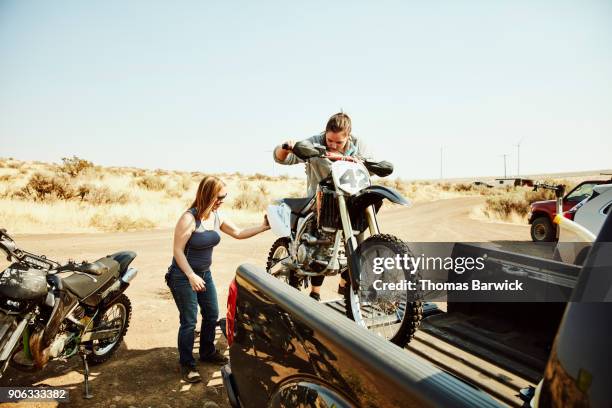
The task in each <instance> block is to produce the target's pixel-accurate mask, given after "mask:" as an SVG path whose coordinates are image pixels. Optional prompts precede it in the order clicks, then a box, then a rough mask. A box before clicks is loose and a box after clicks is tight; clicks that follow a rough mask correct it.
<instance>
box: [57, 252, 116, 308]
mask: <svg viewBox="0 0 612 408" xmlns="http://www.w3.org/2000/svg"><path fill="white" fill-rule="evenodd" d="M92 264H97V266H96V267H92V269H93V268H95V269H96V270H97V271H99V272H101V273H100V274H99V275H95V274H91V275H89V274H88V275H83V274H78V273H74V274H72V275H70V276H67V277H65V278H62V284H63V286H64V287H65V288H67V289H68V290H70V291H71V292H72V293H74V294H75V295H76V296H78V298H79V299H85V298H87V297H88V296H90V295H91V294H92V293H94V292H95V291H97V290H98V289H100V288H101V287H103V286H104V285H105V284H106V283H107V282H108V281H109V280H111V279H112V278H118V277H119V262H117V261H115V260H114V259H111V258H109V257H104V258H100V259H98V260H97V261H96V262H93V263H92ZM86 273H88V272H86ZM92 278H93V279H92ZM94 279H95V280H94Z"/></svg>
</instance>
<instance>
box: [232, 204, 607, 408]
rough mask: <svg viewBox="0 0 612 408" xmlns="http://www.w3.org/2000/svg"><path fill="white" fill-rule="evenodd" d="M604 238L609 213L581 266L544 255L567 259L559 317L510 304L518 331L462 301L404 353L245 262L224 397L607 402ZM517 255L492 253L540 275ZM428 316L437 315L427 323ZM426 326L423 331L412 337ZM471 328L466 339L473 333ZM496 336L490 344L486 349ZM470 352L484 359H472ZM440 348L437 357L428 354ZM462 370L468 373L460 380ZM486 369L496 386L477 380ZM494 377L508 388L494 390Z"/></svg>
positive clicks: (236, 287)
mask: <svg viewBox="0 0 612 408" xmlns="http://www.w3.org/2000/svg"><path fill="white" fill-rule="evenodd" d="M611 242H612V217H610V216H608V217H607V220H606V222H605V224H604V225H603V227H602V229H601V231H600V234H599V237H598V241H597V242H596V246H595V247H594V249H593V251H591V252H590V253H589V256H588V259H587V261H586V263H585V266H584V267H583V268H579V269H577V268H576V267H575V266H573V265H564V264H561V263H559V262H554V261H550V260H541V262H547V264H546V266H547V267H549V268H554V267H555V265H557V266H558V267H561V268H566V269H567V270H565V269H563V270H562V269H559V270H557V271H554V270H551V276H553V275H558V280H559V282H558V285H559V288H561V287H565V288H567V289H569V290H570V291H572V292H571V296H570V300H571V302H569V303H568V304H567V305H565V304H562V305H561V306H563V308H562V309H561V312H560V313H559V314H558V315H551V314H550V313H548V312H549V310H550V308H547V307H546V306H549V305H548V304H521V303H507V304H505V305H506V306H508V307H507V312H513V313H514V318H515V321H517V322H520V323H521V325H520V326H519V327H521V328H522V329H521V330H520V331H516V328H515V329H514V330H508V328H507V327H506V326H505V325H504V324H503V320H502V319H499V318H497V319H495V320H494V321H493V323H494V324H493V326H492V327H486V321H484V322H483V318H482V316H477V317H475V316H474V315H472V316H467V317H466V313H469V311H467V310H465V309H467V308H464V310H463V312H461V313H460V312H457V311H450V310H449V312H448V313H438V314H432V315H430V317H428V318H426V319H425V320H424V325H425V326H430V327H428V328H427V331H426V333H423V330H420V331H419V332H418V333H417V340H419V342H418V343H417V344H415V342H411V343H410V345H409V346H408V350H409V351H406V350H402V349H400V348H398V347H394V346H393V345H392V344H390V343H389V342H385V341H384V340H383V339H381V338H379V337H377V336H375V335H373V334H372V333H371V332H368V331H366V330H362V329H360V328H359V327H358V326H356V325H354V324H352V323H351V322H350V321H348V320H346V319H343V318H342V315H341V314H339V313H333V312H331V310H332V309H330V308H329V307H327V306H326V305H324V304H320V303H316V302H314V301H313V300H311V299H309V298H307V297H305V296H301V295H299V294H298V293H297V292H295V291H293V290H291V289H290V288H289V287H288V286H287V285H283V284H281V283H280V282H278V281H277V280H275V279H273V278H272V277H270V276H269V275H268V274H266V273H265V271H263V270H261V269H259V268H257V267H255V266H253V265H242V266H240V267H239V268H238V270H237V272H236V278H235V280H234V281H233V282H232V286H231V289H230V298H229V301H228V320H227V329H228V343H229V345H230V361H231V362H230V364H228V365H226V366H224V367H223V368H222V376H223V382H224V385H225V388H226V391H227V393H228V397H229V400H230V403H231V405H232V406H233V407H260V406H268V407H279V406H305V407H320V406H326V407H332V406H336V407H355V406H368V407H369V406H377V407H400V406H401V407H411V406H418V407H421V406H438V407H451V406H452V407H459V406H477V407H484V406H498V405H501V404H502V403H504V404H507V405H511V406H532V407H574V406H611V405H612V388H611V387H610V386H609V382H610V378H611V377H612V349H611V348H610V347H609V344H608V343H609V342H608V341H607V339H609V338H610V337H611V336H612V304H611V303H610V302H609V300H610V299H609V293H610V291H611V290H612V281H611V280H610V278H609V277H610V273H612V270H610V268H611V265H612V251H610V248H609V245H610V243H611ZM597 244H599V245H597ZM470 248H471V249H470ZM469 250H472V251H477V250H478V249H477V248H473V247H469V248H460V249H459V251H460V252H462V253H463V254H465V253H466V251H469ZM520 257H521V255H520V254H511V253H506V254H504V253H501V252H500V253H493V254H492V256H491V258H494V259H492V262H497V263H500V265H501V267H502V268H503V269H505V270H506V271H507V272H508V274H510V275H513V276H525V277H531V278H532V279H534V280H538V279H542V270H541V268H539V266H537V265H535V264H533V265H531V264H529V262H531V263H534V262H536V261H538V260H537V259H535V257H531V256H525V255H523V257H524V262H523V261H522V260H521V258H520ZM574 270H577V271H579V275H578V276H577V281H576V280H573V281H572V282H566V280H567V279H564V277H567V275H568V274H572V273H573V271H574ZM601 272H609V273H601ZM465 305H466V306H470V305H469V304H465ZM482 305H483V304H478V303H474V304H472V305H471V306H472V307H471V309H481V311H482V309H483V308H479V307H478V306H482ZM449 306H451V304H450V303H449ZM484 306H489V307H486V310H485V312H490V313H493V314H495V313H498V312H499V310H496V308H499V306H500V304H495V305H484ZM517 306H527V307H529V308H531V312H532V313H531V314H524V313H522V312H518V313H517V310H518V308H517ZM550 306H552V307H557V306H559V304H552V305H550ZM566 306H567V307H566ZM536 308H537V309H545V310H544V313H543V315H542V318H541V319H540V318H536V317H534V316H535V314H534V313H533V312H534V311H537V310H536ZM561 317H562V318H561ZM429 320H434V322H432V324H431V325H428V321H429ZM559 322H562V323H561V325H560V326H559ZM483 324H484V325H485V328H483V327H482V326H483ZM542 326H549V327H552V328H554V330H553V331H552V334H551V333H550V332H549V331H548V330H546V333H545V334H546V338H545V339H544V341H542V338H541V336H540V332H541V328H542ZM470 327H471V328H472V329H471V331H470V329H469V328H470ZM526 328H530V330H528V329H526ZM424 330H425V329H424ZM483 333H484V334H483ZM424 335H428V337H423V338H422V339H419V338H418V336H424ZM470 336H471V338H472V339H473V340H474V341H472V342H470V341H469V340H470ZM494 337H496V339H495V338H494ZM466 339H467V340H466ZM553 339H554V341H553ZM512 340H516V341H512ZM494 342H496V343H497V346H496V348H490V347H489V343H494ZM417 345H420V346H421V348H419V347H417ZM453 345H455V347H453ZM517 346H519V347H518V348H517ZM520 346H522V348H521V347H520ZM470 353H475V354H478V356H479V357H480V360H477V361H470V360H469V355H471V354H470ZM417 355H418V356H419V357H417ZM438 356H442V358H443V359H439V360H436V358H437V357H438ZM424 359H426V360H429V361H430V362H431V364H428V363H427V362H426V361H424ZM436 366H438V367H444V371H443V370H441V369H439V368H436ZM446 371H448V372H450V373H452V375H450V374H449V373H447V372H446ZM470 371H471V372H473V373H475V374H474V376H473V377H471V378H466V377H469V375H470V374H469V372H470ZM515 374H520V375H521V378H529V379H530V381H531V382H533V383H534V384H538V382H539V384H538V386H537V387H535V388H534V387H524V388H523V387H522V386H521V384H520V383H518V382H515V381H514V378H512V377H513V376H514V375H515ZM487 376H489V377H490V379H491V380H493V379H494V380H497V381H499V384H500V385H495V384H493V385H491V384H490V382H489V383H487V382H486V381H485V382H483V379H486V377H487ZM462 378H465V379H466V380H467V381H469V382H463V381H462ZM540 379H541V381H540ZM479 380H480V381H481V383H479V382H478V381H479ZM468 384H469V385H468ZM474 384H476V385H477V386H480V387H482V389H478V388H477V387H476V386H474ZM501 386H504V387H505V388H506V389H508V388H509V387H512V386H514V387H515V388H512V389H510V393H506V394H505V395H502V394H500V391H499V389H500V387H501ZM519 388H522V389H521V390H520V394H519ZM483 390H486V393H485V392H484V391H483ZM489 393H490V395H492V396H494V397H495V399H493V398H491V397H490V395H488V394H489ZM519 395H520V399H519ZM523 404H525V405H523Z"/></svg>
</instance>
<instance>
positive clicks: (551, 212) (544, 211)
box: [528, 179, 612, 242]
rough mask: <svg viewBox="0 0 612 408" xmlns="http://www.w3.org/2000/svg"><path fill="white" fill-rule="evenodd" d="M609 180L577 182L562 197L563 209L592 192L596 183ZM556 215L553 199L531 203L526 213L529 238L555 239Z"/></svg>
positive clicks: (536, 239)
mask: <svg viewBox="0 0 612 408" xmlns="http://www.w3.org/2000/svg"><path fill="white" fill-rule="evenodd" d="M610 182H612V179H609V180H587V181H583V182H582V183H580V184H578V185H577V186H576V187H574V188H573V189H572V190H571V191H570V192H569V193H567V194H566V195H565V197H563V211H567V210H569V209H571V208H572V207H574V206H575V205H576V204H578V203H579V202H581V201H582V200H584V199H585V198H587V197H590V196H591V194H593V187H594V186H596V185H598V184H604V183H610ZM555 215H557V211H556V202H555V200H546V201H536V202H533V203H531V209H530V212H529V215H528V219H529V224H531V239H532V240H533V241H534V242H552V241H555V240H556V239H557V227H556V225H555V224H553V219H554V218H555Z"/></svg>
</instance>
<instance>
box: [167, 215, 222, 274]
mask: <svg viewBox="0 0 612 408" xmlns="http://www.w3.org/2000/svg"><path fill="white" fill-rule="evenodd" d="M188 211H189V212H190V213H191V214H193V216H194V217H195V218H196V228H195V230H194V231H193V232H192V233H191V237H189V240H188V241H187V244H185V257H186V258H187V262H188V263H189V266H191V269H193V271H194V272H206V271H209V270H210V265H211V264H212V252H213V248H214V247H215V246H216V245H217V244H218V243H219V242H220V241H221V235H220V233H219V231H220V227H221V226H220V222H219V215H218V214H217V212H216V211H215V212H214V213H213V214H214V216H215V226H214V229H213V230H207V229H205V228H204V225H203V224H202V220H200V219H198V217H196V214H197V210H196V209H195V208H190V209H189V210H188ZM172 266H173V267H174V268H176V269H178V270H179V271H180V270H181V268H180V267H179V266H178V264H177V263H176V259H175V258H174V257H173V258H172Z"/></svg>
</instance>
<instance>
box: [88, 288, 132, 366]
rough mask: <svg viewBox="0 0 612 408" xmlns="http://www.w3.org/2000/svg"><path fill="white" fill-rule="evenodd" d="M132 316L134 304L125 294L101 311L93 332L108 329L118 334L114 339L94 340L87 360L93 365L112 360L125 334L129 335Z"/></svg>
mask: <svg viewBox="0 0 612 408" xmlns="http://www.w3.org/2000/svg"><path fill="white" fill-rule="evenodd" d="M131 316H132V303H131V302H130V299H129V298H128V297H127V296H126V295H125V294H124V293H122V294H121V295H119V297H118V298H117V299H116V300H115V301H114V302H113V303H111V304H110V305H108V306H107V307H106V308H105V309H104V310H100V313H99V314H98V316H97V317H96V318H95V321H94V329H93V330H98V329H101V328H106V327H108V328H116V329H117V330H118V333H117V335H116V336H115V337H113V338H112V339H108V340H99V341H96V340H94V344H92V345H91V346H90V347H89V348H90V350H91V352H92V353H91V354H90V355H89V356H88V359H87V360H88V361H89V362H91V364H94V365H95V364H100V363H103V362H105V361H106V360H108V359H109V358H111V356H112V355H113V354H114V353H115V351H117V349H118V348H119V346H120V345H121V342H122V341H123V337H124V336H125V333H127V329H128V327H129V325H130V317H131Z"/></svg>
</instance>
